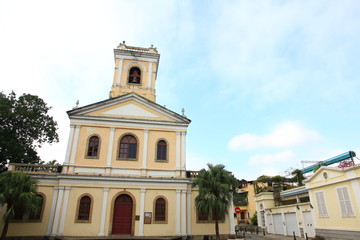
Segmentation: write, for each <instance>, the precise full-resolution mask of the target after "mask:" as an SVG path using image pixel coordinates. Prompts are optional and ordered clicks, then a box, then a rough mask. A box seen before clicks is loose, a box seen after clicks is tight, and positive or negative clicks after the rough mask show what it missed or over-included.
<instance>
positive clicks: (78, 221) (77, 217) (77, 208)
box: [75, 193, 94, 223]
mask: <svg viewBox="0 0 360 240" xmlns="http://www.w3.org/2000/svg"><path fill="white" fill-rule="evenodd" d="M83 197H89V198H90V209H89V219H88V220H83V219H79V211H80V203H81V199H82V198H83ZM93 206H94V199H93V197H92V196H91V194H89V193H84V194H81V195H80V196H79V198H78V200H77V206H76V214H75V223H91V219H92V209H93Z"/></svg>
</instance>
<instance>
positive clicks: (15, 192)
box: [0, 172, 41, 240]
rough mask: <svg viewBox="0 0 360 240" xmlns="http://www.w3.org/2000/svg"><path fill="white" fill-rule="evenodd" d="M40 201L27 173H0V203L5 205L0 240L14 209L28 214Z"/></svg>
mask: <svg viewBox="0 0 360 240" xmlns="http://www.w3.org/2000/svg"><path fill="white" fill-rule="evenodd" d="M40 201H41V199H40V198H39V197H38V196H37V193H36V181H35V180H34V179H33V178H31V177H30V176H29V175H27V174H24V173H20V172H3V173H0V204H1V205H3V206H4V207H6V211H5V214H4V222H5V223H4V228H3V230H2V234H1V240H4V239H5V237H6V234H7V231H8V227H9V221H10V220H11V219H13V218H14V216H15V211H16V209H21V210H23V211H24V212H28V213H29V214H30V213H37V212H38V211H39V210H40V209H39V205H40V204H39V203H40Z"/></svg>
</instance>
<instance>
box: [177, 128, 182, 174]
mask: <svg viewBox="0 0 360 240" xmlns="http://www.w3.org/2000/svg"><path fill="white" fill-rule="evenodd" d="M180 134H181V133H180V132H179V131H177V132H176V170H180Z"/></svg>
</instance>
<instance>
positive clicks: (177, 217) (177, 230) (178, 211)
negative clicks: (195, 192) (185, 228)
mask: <svg viewBox="0 0 360 240" xmlns="http://www.w3.org/2000/svg"><path fill="white" fill-rule="evenodd" d="M180 193H181V190H180V189H177V190H176V216H175V219H176V224H175V225H176V226H175V235H176V236H180V224H181V212H180Z"/></svg>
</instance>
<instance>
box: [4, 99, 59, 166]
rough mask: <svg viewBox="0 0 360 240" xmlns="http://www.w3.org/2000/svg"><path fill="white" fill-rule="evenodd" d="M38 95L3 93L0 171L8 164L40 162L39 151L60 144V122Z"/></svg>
mask: <svg viewBox="0 0 360 240" xmlns="http://www.w3.org/2000/svg"><path fill="white" fill-rule="evenodd" d="M49 110H50V107H48V106H47V104H46V103H45V102H44V101H43V100H42V99H41V98H39V97H38V96H34V95H30V94H23V95H22V96H20V97H19V98H16V95H15V93H14V92H12V93H10V94H9V95H8V96H6V95H5V94H4V93H3V92H0V172H1V171H4V170H5V166H6V164H7V163H8V162H13V163H37V162H39V161H40V157H39V156H38V155H37V151H36V150H37V148H38V147H41V145H42V144H43V143H46V142H47V143H53V142H58V141H59V138H58V135H57V133H56V130H57V123H56V122H55V121H54V119H53V118H52V117H51V116H49V115H48V111H49Z"/></svg>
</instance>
